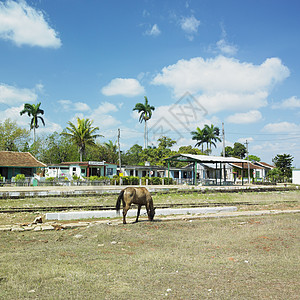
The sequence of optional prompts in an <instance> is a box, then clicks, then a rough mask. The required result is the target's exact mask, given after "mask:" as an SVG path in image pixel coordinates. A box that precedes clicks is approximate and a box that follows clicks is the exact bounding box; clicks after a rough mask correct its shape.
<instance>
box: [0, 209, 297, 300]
mask: <svg viewBox="0 0 300 300" xmlns="http://www.w3.org/2000/svg"><path fill="white" fill-rule="evenodd" d="M299 223H300V218H299V214H289V215H273V216H264V217H255V218H250V217H243V218H228V219H213V220H212V219H202V220H193V221H192V222H191V221H170V222H158V221H157V222H146V221H145V222H140V223H137V224H128V225H117V226H112V225H95V226H91V227H88V228H81V229H75V230H63V231H49V232H47V231H46V232H41V231H39V232H23V233H15V232H2V233H0V299H299V289H300V285H299V282H300V275H299V265H300V261H299V253H300V243H299V236H300V232H299V231H300V229H299V228H300V224H299Z"/></svg>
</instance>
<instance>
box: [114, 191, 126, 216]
mask: <svg viewBox="0 0 300 300" xmlns="http://www.w3.org/2000/svg"><path fill="white" fill-rule="evenodd" d="M124 191H125V190H122V191H121V192H120V194H119V197H118V199H117V202H116V211H117V213H119V211H120V207H121V201H122V200H123V196H124Z"/></svg>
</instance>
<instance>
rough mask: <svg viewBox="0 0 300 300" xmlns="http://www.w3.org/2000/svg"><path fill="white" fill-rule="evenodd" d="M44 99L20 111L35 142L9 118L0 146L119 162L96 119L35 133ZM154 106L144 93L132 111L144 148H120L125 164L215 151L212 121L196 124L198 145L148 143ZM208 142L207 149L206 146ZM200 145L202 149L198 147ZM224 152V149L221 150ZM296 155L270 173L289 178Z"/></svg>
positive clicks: (237, 153)
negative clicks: (103, 139)
mask: <svg viewBox="0 0 300 300" xmlns="http://www.w3.org/2000/svg"><path fill="white" fill-rule="evenodd" d="M40 106H41V102H39V103H38V104H37V105H35V104H29V103H25V104H24V108H23V110H22V111H21V112H20V115H21V116H22V115H23V114H27V115H28V116H29V117H31V122H30V130H33V143H32V144H30V143H29V142H28V140H29V137H30V131H28V130H27V129H24V128H21V127H19V126H18V125H17V123H16V122H15V121H12V120H10V119H6V120H5V121H4V122H2V123H0V150H6V151H21V152H31V153H32V154H33V155H34V156H35V157H36V158H37V159H39V160H40V161H42V162H44V163H46V164H55V163H61V162H66V161H78V158H79V160H80V161H83V159H84V160H86V161H90V160H94V161H103V160H104V161H107V162H111V163H116V164H117V163H118V159H119V157H118V148H117V145H116V143H114V142H113V141H111V140H109V141H108V142H105V143H100V142H99V141H98V140H97V138H98V137H103V136H102V135H101V134H98V133H97V131H99V130H100V129H99V127H94V126H93V120H89V119H80V118H77V124H73V123H72V122H68V125H69V126H67V127H66V128H65V129H64V130H63V131H62V132H61V133H58V132H54V133H52V134H49V135H43V136H38V137H37V136H36V129H37V128H39V122H38V121H39V120H40V121H41V122H42V124H43V125H44V126H45V122H44V119H43V117H41V115H43V114H44V110H42V109H41V108H40ZM154 110H155V107H154V106H151V105H150V104H149V101H148V98H147V97H146V96H145V97H144V103H137V104H136V105H135V107H134V108H133V111H137V112H138V113H139V114H140V117H139V122H140V123H142V122H144V123H145V124H144V148H143V147H142V146H140V145H138V144H135V145H133V146H132V147H131V148H130V149H129V150H127V151H125V152H121V161H122V164H125V165H141V164H144V163H145V161H148V162H149V163H150V164H152V165H164V164H165V162H164V158H166V157H169V156H171V155H175V154H178V153H185V154H204V155H209V154H211V152H212V146H214V147H216V146H217V145H216V143H217V142H221V138H220V129H219V127H216V126H214V125H213V124H211V125H208V124H205V125H204V127H203V128H200V127H197V128H196V130H195V131H192V132H191V136H192V140H194V141H196V143H195V146H194V147H192V146H191V145H189V146H182V147H180V148H179V150H178V151H173V150H171V148H172V146H173V145H174V144H176V141H174V140H172V139H170V138H168V137H166V136H162V137H160V138H159V139H158V140H157V146H149V145H148V131H147V121H149V120H150V119H151V117H152V112H153V111H154ZM205 146H206V149H204V147H205ZM196 147H201V150H200V149H198V148H196ZM246 154H248V153H247V149H246V147H245V146H244V145H243V144H241V143H238V142H236V143H234V146H233V147H230V146H227V147H225V156H232V157H238V158H241V159H243V158H245V156H246ZM221 155H223V151H222V153H221ZM247 158H248V159H249V160H253V161H260V158H259V157H257V156H255V155H249V154H248V156H247ZM292 161H293V157H292V156H291V155H289V154H283V155H277V156H276V157H275V158H274V159H273V163H274V164H275V166H276V169H274V170H273V171H272V172H271V173H270V175H271V176H273V177H274V178H277V179H278V178H290V177H291V167H292ZM176 164H177V166H180V165H181V164H182V163H176Z"/></svg>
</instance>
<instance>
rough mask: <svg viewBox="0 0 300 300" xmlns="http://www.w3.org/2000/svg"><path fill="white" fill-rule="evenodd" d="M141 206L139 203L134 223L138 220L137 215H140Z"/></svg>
mask: <svg viewBox="0 0 300 300" xmlns="http://www.w3.org/2000/svg"><path fill="white" fill-rule="evenodd" d="M141 207H142V205H141V204H139V206H138V210H137V215H136V220H135V222H136V223H137V222H138V221H139V216H140V212H141Z"/></svg>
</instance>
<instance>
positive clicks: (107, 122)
mask: <svg viewBox="0 0 300 300" xmlns="http://www.w3.org/2000/svg"><path fill="white" fill-rule="evenodd" d="M117 111H118V107H117V106H116V105H114V104H112V103H109V102H103V103H101V104H100V105H99V106H98V107H97V108H96V109H95V110H93V111H92V113H91V114H90V115H88V116H87V117H88V118H89V119H90V120H94V125H95V126H99V127H100V131H101V129H103V128H104V129H106V128H109V129H112V128H114V127H117V126H118V125H119V124H120V123H121V122H120V121H119V120H118V119H116V118H115V117H114V116H112V115H111V113H113V112H117Z"/></svg>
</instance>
